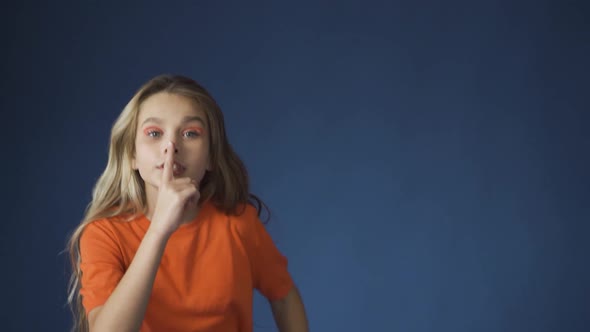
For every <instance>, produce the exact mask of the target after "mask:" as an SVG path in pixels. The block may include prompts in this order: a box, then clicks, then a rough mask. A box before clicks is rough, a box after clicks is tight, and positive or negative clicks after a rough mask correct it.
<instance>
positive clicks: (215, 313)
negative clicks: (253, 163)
mask: <svg viewBox="0 0 590 332" xmlns="http://www.w3.org/2000/svg"><path fill="white" fill-rule="evenodd" d="M149 225H150V221H149V220H148V219H147V218H146V217H145V216H143V215H142V216H140V217H138V218H136V219H134V220H132V221H124V220H122V219H121V218H116V217H115V218H106V219H100V220H96V221H93V222H91V223H90V224H88V225H87V226H86V228H85V230H84V232H83V233H82V236H81V238H80V258H81V262H80V268H81V270H82V277H81V288H80V294H81V295H82V301H83V302H82V303H83V305H84V308H85V310H86V313H88V312H90V311H91V310H92V309H94V308H95V307H97V306H100V305H103V304H104V303H105V302H106V300H107V299H108V297H109V295H110V294H111V293H112V292H113V290H114V289H115V287H116V286H117V284H118V283H119V280H121V278H122V277H123V274H124V273H125V271H126V270H127V268H128V266H129V265H130V264H131V261H132V259H133V257H134V255H135V252H136V251H137V248H138V247H139V244H140V242H141V240H142V238H143V236H144V235H145V233H146V231H147V229H148V227H149ZM292 286H293V281H292V279H291V276H290V274H289V272H288V270H287V259H286V258H285V257H284V256H283V255H282V254H281V253H280V252H279V251H278V249H277V248H276V246H275V244H274V243H273V241H272V239H271V237H270V235H269V234H268V233H267V231H266V230H265V228H264V225H263V224H262V223H261V222H260V220H259V219H258V216H257V214H256V209H255V208H254V207H253V206H251V205H247V206H246V209H245V211H244V213H243V214H242V215H240V216H228V215H225V214H224V213H222V212H220V211H219V210H218V209H217V208H215V206H213V204H211V203H208V202H206V203H204V204H203V206H202V208H201V210H200V212H199V214H198V216H197V217H196V218H195V220H193V221H192V222H191V223H188V224H183V225H181V226H180V227H179V228H178V229H177V230H176V231H175V232H174V233H173V234H172V235H171V236H170V238H169V240H168V243H167V244H166V248H165V250H164V254H163V256H162V260H161V262H160V266H159V268H158V272H157V274H156V279H155V281H154V286H153V289H152V293H151V297H150V299H149V303H148V306H147V310H146V313H145V316H144V320H143V323H142V325H141V331H143V332H151V331H158V332H159V331H211V332H213V331H223V332H227V331H252V326H253V322H252V302H253V290H254V289H258V290H259V291H260V293H261V294H262V295H264V296H265V297H266V298H268V299H269V300H277V299H281V298H283V297H285V296H286V295H287V293H288V292H289V291H290V290H291V287H292Z"/></svg>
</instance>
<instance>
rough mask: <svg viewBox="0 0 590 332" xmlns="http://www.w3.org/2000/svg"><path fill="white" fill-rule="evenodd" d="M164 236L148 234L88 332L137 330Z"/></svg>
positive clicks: (146, 301) (150, 289)
mask: <svg viewBox="0 0 590 332" xmlns="http://www.w3.org/2000/svg"><path fill="white" fill-rule="evenodd" d="M167 241H168V237H167V236H164V235H161V234H158V233H156V232H154V231H149V230H148V232H147V233H146V235H145V236H144V238H143V240H142V241H141V244H140V245H139V248H138V249H137V252H136V254H135V256H134V258H133V261H132V262H131V264H130V265H129V268H128V269H127V271H126V272H125V275H124V276H123V278H121V281H119V284H118V285H117V287H116V288H115V290H114V291H113V293H112V294H111V295H110V297H109V298H108V300H107V301H106V302H105V304H104V305H103V306H102V307H101V308H100V311H99V312H98V315H97V317H96V318H95V319H94V322H91V323H92V326H91V331H93V332H100V331H139V329H140V327H141V323H142V321H143V317H144V315H145V311H146V308H147V304H148V301H149V298H150V295H151V292H152V288H153V284H154V280H155V278H156V273H157V271H158V266H159V265H160V261H161V258H162V254H163V252H164V248H165V247H166V243H167Z"/></svg>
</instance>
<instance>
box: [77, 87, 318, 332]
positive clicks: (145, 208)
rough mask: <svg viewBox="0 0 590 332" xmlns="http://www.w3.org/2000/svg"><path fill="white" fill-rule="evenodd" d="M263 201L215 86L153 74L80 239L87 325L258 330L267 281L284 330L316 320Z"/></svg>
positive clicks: (120, 126) (118, 129) (114, 148)
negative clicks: (256, 303) (256, 309)
mask: <svg viewBox="0 0 590 332" xmlns="http://www.w3.org/2000/svg"><path fill="white" fill-rule="evenodd" d="M263 205H264V204H263V203H262V202H261V201H260V200H259V199H258V198H257V197H256V196H254V195H252V194H250V193H249V190H248V177H247V173H246V169H245V167H244V165H243V163H242V161H241V160H240V159H239V158H238V156H237V155H236V153H235V152H234V151H233V150H232V148H231V146H230V144H229V143H228V140H227V137H226V134H225V129H224V121H223V115H222V113H221V110H220V108H219V106H218V105H217V103H216V102H215V100H214V99H213V98H212V97H211V96H210V95H209V93H208V92H207V91H206V90H205V89H204V88H203V87H201V86H200V85H199V84H197V83H196V82H194V81H193V80H191V79H189V78H186V77H182V76H168V75H163V76H158V77H155V78H154V79H152V80H150V81H149V82H147V83H146V84H145V85H144V86H143V87H141V89H140V90H139V91H138V92H137V93H136V94H135V96H133V98H132V99H131V101H130V102H129V103H128V104H127V106H126V107H125V109H124V110H123V112H122V113H121V115H120V116H119V118H118V119H117V121H116V122H115V124H114V126H113V128H112V132H111V140H110V148H109V158H108V163H107V166H106V169H105V171H104V173H103V174H102V175H101V177H100V178H99V180H98V182H97V183H96V186H95V188H94V191H93V197H92V202H91V203H90V205H89V206H88V209H87V211H86V214H85V217H84V220H83V221H82V223H81V224H80V225H79V226H78V227H77V229H76V230H75V231H74V233H73V235H72V237H71V239H70V241H69V251H70V256H71V263H72V266H73V274H72V278H71V280H70V287H69V298H68V300H69V303H70V305H71V307H72V309H73V311H74V315H75V327H74V328H75V330H77V331H109V332H112V331H117V332H119V331H138V330H140V331H146V332H147V331H156V332H160V331H223V332H228V331H252V325H253V322H252V301H253V289H257V290H259V291H260V293H261V294H262V295H264V296H265V297H266V298H267V299H268V300H269V302H270V306H271V309H272V312H273V316H274V318H275V321H276V324H277V326H278V328H279V330H280V331H307V329H308V327H307V319H306V316H305V312H304V307H303V303H302V300H301V297H300V295H299V293H298V291H297V289H296V287H295V286H294V282H293V280H292V279H291V276H290V274H289V272H288V271H287V260H286V258H285V257H284V256H283V255H282V254H281V253H280V252H279V251H278V250H277V248H276V246H275V245H274V243H273V241H272V239H271V238H270V236H269V234H268V233H267V232H266V230H265V228H264V226H263V224H262V223H261V222H260V219H259V216H260V211H261V207H262V206H263Z"/></svg>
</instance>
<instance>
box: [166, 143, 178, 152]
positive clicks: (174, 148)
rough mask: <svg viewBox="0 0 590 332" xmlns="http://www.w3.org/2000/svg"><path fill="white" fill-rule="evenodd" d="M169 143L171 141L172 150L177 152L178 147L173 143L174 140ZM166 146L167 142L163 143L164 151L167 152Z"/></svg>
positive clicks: (167, 146)
mask: <svg viewBox="0 0 590 332" xmlns="http://www.w3.org/2000/svg"><path fill="white" fill-rule="evenodd" d="M170 143H172V149H173V150H172V151H174V153H178V147H177V146H176V144H174V142H172V141H170ZM168 148H169V145H168V143H166V144H164V153H168Z"/></svg>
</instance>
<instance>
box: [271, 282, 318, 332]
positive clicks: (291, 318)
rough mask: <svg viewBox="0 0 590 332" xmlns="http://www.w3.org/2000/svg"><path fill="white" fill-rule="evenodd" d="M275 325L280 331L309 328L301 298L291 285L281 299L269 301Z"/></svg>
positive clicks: (299, 330)
mask: <svg viewBox="0 0 590 332" xmlns="http://www.w3.org/2000/svg"><path fill="white" fill-rule="evenodd" d="M270 305H271V309H272V313H273V316H274V319H275V322H276V325H277V327H278V329H279V331H280V332H307V331H308V330H309V327H308V323H307V317H306V315H305V308H304V306H303V300H302V299H301V296H300V294H299V291H298V290H297V288H295V287H293V289H291V291H290V292H289V294H288V295H287V296H286V297H285V298H284V299H282V300H277V301H272V302H271V303H270Z"/></svg>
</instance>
